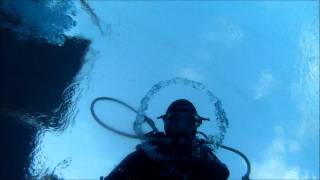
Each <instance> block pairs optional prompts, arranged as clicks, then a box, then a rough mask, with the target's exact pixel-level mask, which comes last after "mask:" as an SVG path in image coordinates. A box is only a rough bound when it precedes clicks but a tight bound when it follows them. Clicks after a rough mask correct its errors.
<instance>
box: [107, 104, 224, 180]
mask: <svg viewBox="0 0 320 180" xmlns="http://www.w3.org/2000/svg"><path fill="white" fill-rule="evenodd" d="M158 119H162V120H163V121H164V130H165V132H164V133H163V132H158V131H151V132H150V133H147V134H146V136H148V137H150V139H148V140H145V141H143V142H142V143H141V144H139V145H137V147H136V150H135V151H134V152H133V153H131V154H129V155H128V156H127V157H126V158H124V159H123V160H122V161H121V162H120V164H119V165H118V166H116V167H115V169H113V170H112V171H111V173H110V174H109V175H108V176H106V177H105V178H104V179H105V180H160V179H161V180H169V179H170V180H220V179H221V180H224V179H227V178H228V177H229V170H228V168H227V166H226V165H225V164H224V163H222V162H221V161H220V160H219V159H218V158H217V156H216V155H215V154H214V153H213V152H212V151H211V149H210V148H209V147H208V145H206V144H205V142H204V141H203V140H201V139H200V138H198V137H197V136H196V134H197V128H198V126H200V124H201V122H202V120H208V119H206V118H203V117H201V116H199V115H198V114H197V111H196V108H195V107H194V105H193V104H192V103H191V102H190V101H188V100H186V99H179V100H176V101H174V102H173V103H172V104H171V105H170V106H169V107H168V109H167V111H166V113H165V114H164V115H162V116H160V117H158ZM159 139H163V141H160V140H159Z"/></svg>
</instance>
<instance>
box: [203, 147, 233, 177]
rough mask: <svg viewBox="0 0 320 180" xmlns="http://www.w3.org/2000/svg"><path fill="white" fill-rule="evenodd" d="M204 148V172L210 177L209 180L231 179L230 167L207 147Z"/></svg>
mask: <svg viewBox="0 0 320 180" xmlns="http://www.w3.org/2000/svg"><path fill="white" fill-rule="evenodd" d="M202 148H203V156H202V159H203V161H202V162H203V168H204V169H203V170H204V171H205V172H206V174H208V176H209V177H210V178H209V179H219V180H225V179H228V177H229V174H230V172H229V169H228V167H227V166H226V165H225V164H224V163H222V162H221V161H220V160H219V158H218V157H217V156H216V155H215V154H214V153H213V152H212V151H211V149H210V148H209V147H207V146H204V147H202Z"/></svg>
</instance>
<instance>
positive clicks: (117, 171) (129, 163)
mask: <svg viewBox="0 0 320 180" xmlns="http://www.w3.org/2000/svg"><path fill="white" fill-rule="evenodd" d="M141 160H142V159H141V152H139V151H135V152H133V153H131V154H129V155H128V156H127V157H126V158H125V159H123V160H122V161H121V162H120V164H119V165H118V166H117V167H116V168H114V169H113V170H112V171H111V173H110V174H109V175H108V176H106V177H105V178H104V180H130V179H135V176H136V174H137V173H139V172H138V171H139V170H138V166H139V164H140V163H139V161H141Z"/></svg>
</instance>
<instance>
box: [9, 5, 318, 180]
mask: <svg viewBox="0 0 320 180" xmlns="http://www.w3.org/2000/svg"><path fill="white" fill-rule="evenodd" d="M54 2H55V1H47V3H48V4H50V3H51V6H49V5H48V4H46V3H44V4H42V5H41V4H40V5H39V4H38V5H37V6H36V7H37V8H35V6H34V5H32V4H34V3H35V2H31V1H30V2H29V1H25V2H24V3H22V2H14V1H13V3H12V4H10V3H8V6H13V7H15V6H16V7H19V8H17V9H18V10H17V12H19V13H20V14H21V16H23V17H24V18H25V19H24V21H23V22H25V23H26V24H27V25H25V24H22V26H21V27H18V28H17V27H15V28H17V29H15V30H16V31H17V33H18V34H19V35H20V36H22V37H24V38H29V37H30V36H32V37H33V38H34V37H36V38H44V39H45V40H47V41H48V42H50V43H55V44H61V43H62V44H63V41H64V38H63V37H64V36H61V34H65V35H68V36H80V37H83V38H88V39H90V40H91V41H92V44H91V46H90V50H89V51H88V54H87V55H86V62H85V63H84V65H83V67H82V70H81V72H80V73H79V74H78V76H77V77H76V78H75V80H74V81H75V82H76V83H77V84H79V85H78V86H77V89H76V92H73V93H72V94H71V95H70V96H71V97H68V99H69V100H71V101H72V107H71V108H70V110H69V112H67V115H66V116H64V118H65V125H64V127H65V128H63V130H62V131H61V130H56V129H50V128H45V127H40V131H39V132H38V137H37V138H38V139H37V142H38V144H37V147H36V149H35V150H34V153H33V154H32V157H31V158H32V163H31V164H30V168H29V169H30V173H31V174H32V175H34V176H36V177H41V176H44V175H45V174H48V173H49V174H50V173H54V174H55V175H57V176H58V177H61V178H65V179H73V178H76V179H77V178H79V179H80V178H82V179H86V178H89V179H98V178H99V176H102V175H107V174H108V173H109V172H110V171H111V170H112V169H113V168H114V167H115V166H116V165H117V164H118V163H119V162H120V161H121V159H123V158H124V157H125V156H126V155H127V154H128V153H130V152H132V151H133V150H134V148H135V145H136V144H138V143H139V141H138V140H132V139H128V138H125V137H122V136H118V135H116V134H113V133H112V132H108V131H106V130H104V129H103V128H102V127H100V126H99V125H98V124H97V123H96V122H95V121H94V120H93V118H92V116H91V114H90V109H89V108H90V103H91V101H92V100H93V99H94V98H96V97H99V96H110V97H115V98H119V99H121V100H123V101H125V102H127V103H128V104H130V105H132V106H133V107H135V108H137V109H139V107H140V104H141V100H142V98H143V97H145V96H146V94H147V93H148V92H149V90H150V88H151V87H152V86H153V85H154V84H156V83H158V82H159V81H162V80H170V79H172V78H175V77H181V78H185V79H188V80H191V81H195V82H201V83H202V84H204V85H205V87H206V89H208V90H210V91H211V92H212V93H213V94H214V96H216V97H217V98H218V99H219V100H221V102H222V107H223V109H224V110H225V113H226V117H227V118H228V120H229V127H228V128H227V129H226V132H225V134H224V135H225V136H224V137H223V140H222V141H223V142H222V144H225V145H229V146H232V147H235V148H237V149H239V150H241V151H242V152H243V153H244V154H246V155H247V156H248V158H249V159H250V161H251V163H252V175H251V177H252V178H254V179H267V178H269V179H319V177H320V176H319V168H320V167H319V164H320V163H319V2H318V1H288V2H287V1H270V2H269V1H254V2H248V1H243V2H242V1H228V2H223V1H216V2H215V1H206V2H196V1H192V2H187V1H186V2H184V1H180V2H166V1H164V2H160V1H159V2H146V1H143V2H127V1H123V2H113V1H88V4H84V2H83V1H72V3H67V4H63V5H59V4H58V5H57V4H55V3H54ZM81 2H82V3H81ZM87 5H89V6H87ZM22 7H23V8H22ZM28 7H29V8H28ZM30 7H31V8H30ZM59 7H62V8H59ZM88 7H90V8H88ZM44 8H49V9H50V15H51V16H52V18H50V19H49V22H50V21H52V23H51V24H50V23H48V24H42V22H44V19H42V18H43V17H41V15H42V16H43V15H45V14H46V13H47V11H45V9H44ZM33 11H35V12H38V13H39V16H37V17H34V16H30V13H31V12H33ZM30 24H31V25H32V27H33V28H36V29H38V31H37V32H38V33H27V32H28V31H26V32H25V29H28V28H30V27H28V25H30ZM8 26H9V25H8ZM52 27H56V28H54V29H52ZM178 98H187V99H190V100H191V101H192V102H193V103H194V104H195V105H196V107H197V109H198V112H199V113H200V114H204V115H205V116H208V117H210V118H211V119H212V120H211V121H210V122H208V123H207V124H206V123H204V124H203V127H201V130H203V131H206V133H208V134H219V128H218V127H217V123H216V121H214V119H215V114H214V112H213V106H212V103H211V101H210V99H209V97H208V96H207V95H206V93H204V91H199V90H196V89H194V88H192V87H191V86H183V85H181V86H174V85H172V86H171V85H170V86H169V87H168V88H165V89H164V90H161V91H159V92H158V93H156V94H154V96H153V98H152V100H150V101H149V102H148V104H147V105H148V108H147V109H146V111H145V113H146V114H148V115H149V116H150V117H152V118H153V119H156V117H157V116H158V115H161V114H163V113H164V112H165V109H166V108H167V106H168V105H169V104H170V103H171V102H172V101H173V100H175V99H178ZM97 113H98V114H99V115H100V116H101V118H102V119H104V121H105V122H106V123H108V124H110V125H112V126H113V127H115V128H118V129H120V130H122V131H125V132H129V133H134V130H133V128H132V124H133V122H134V120H135V118H136V114H135V113H132V112H131V111H128V110H127V109H125V108H123V107H121V106H119V105H116V104H113V103H108V102H104V103H102V102H101V103H100V104H99V105H98V107H97ZM29 121H32V120H29ZM32 122H33V121H32ZM29 124H30V123H29ZM156 125H157V126H158V128H159V129H162V123H161V122H159V121H156ZM216 152H217V155H218V157H219V158H220V159H221V160H222V161H223V162H224V163H226V164H227V166H228V168H229V170H230V172H231V174H230V179H239V178H240V177H241V176H242V175H243V174H244V172H245V170H246V169H245V165H244V163H243V162H242V159H240V157H238V156H237V155H235V154H232V153H230V152H228V151H225V150H223V149H221V148H219V149H217V150H216Z"/></svg>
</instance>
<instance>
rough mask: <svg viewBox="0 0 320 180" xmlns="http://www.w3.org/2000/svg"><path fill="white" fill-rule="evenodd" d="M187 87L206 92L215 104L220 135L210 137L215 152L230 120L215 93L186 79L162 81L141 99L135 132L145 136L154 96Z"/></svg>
mask: <svg viewBox="0 0 320 180" xmlns="http://www.w3.org/2000/svg"><path fill="white" fill-rule="evenodd" d="M181 84H182V85H185V86H188V87H192V88H193V89H196V90H200V91H203V92H205V94H206V95H207V96H208V97H209V100H210V102H212V103H213V106H214V111H215V116H216V118H215V119H216V123H217V126H218V129H219V133H217V134H215V135H208V137H209V139H210V140H211V142H212V146H211V148H212V149H213V150H217V149H218V148H219V146H220V145H221V144H222V142H223V139H224V137H225V134H226V132H227V128H228V126H229V121H228V118H227V117H226V113H225V111H224V109H223V108H222V103H221V101H220V100H219V99H218V98H217V97H216V96H215V95H213V93H212V92H211V91H210V90H208V89H206V87H205V85H203V84H202V83H200V82H197V81H194V80H189V79H186V78H181V77H176V78H173V79H170V80H164V81H160V82H158V83H157V84H155V85H153V86H152V88H151V89H150V90H149V91H148V92H147V94H146V95H145V96H144V97H143V98H142V99H141V101H140V106H139V108H138V113H137V116H136V119H135V121H134V124H133V129H134V132H135V133H136V134H137V135H138V136H143V135H144V132H143V130H142V125H143V123H145V122H146V121H145V117H146V111H147V110H148V106H149V102H150V101H151V100H152V99H153V98H154V96H155V95H156V94H157V93H159V92H160V91H161V90H162V89H165V88H166V87H168V86H171V85H181Z"/></svg>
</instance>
